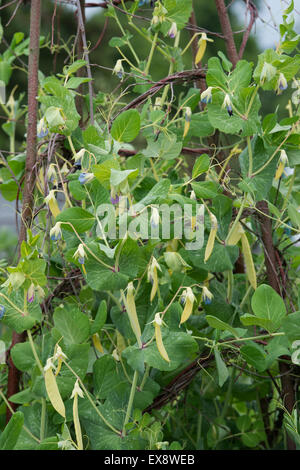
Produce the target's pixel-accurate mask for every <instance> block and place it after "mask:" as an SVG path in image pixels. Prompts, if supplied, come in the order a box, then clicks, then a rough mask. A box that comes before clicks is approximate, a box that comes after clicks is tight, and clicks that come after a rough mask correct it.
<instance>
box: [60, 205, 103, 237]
mask: <svg viewBox="0 0 300 470" xmlns="http://www.w3.org/2000/svg"><path fill="white" fill-rule="evenodd" d="M56 222H69V223H70V224H72V225H73V227H74V228H75V230H76V231H77V232H79V233H83V232H87V231H88V230H91V228H92V227H93V225H94V223H95V217H94V215H93V214H91V213H90V212H88V211H86V210H85V209H82V208H81V207H69V208H68V209H65V210H63V211H62V212H61V213H60V214H58V216H57V217H56ZM62 228H63V229H65V230H68V231H69V232H72V231H73V228H72V227H71V226H70V225H69V224H62Z"/></svg>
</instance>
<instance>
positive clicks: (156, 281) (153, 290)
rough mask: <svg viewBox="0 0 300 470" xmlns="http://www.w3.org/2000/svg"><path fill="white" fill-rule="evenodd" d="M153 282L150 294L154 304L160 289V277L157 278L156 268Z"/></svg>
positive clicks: (154, 268)
mask: <svg viewBox="0 0 300 470" xmlns="http://www.w3.org/2000/svg"><path fill="white" fill-rule="evenodd" d="M152 281H153V284H152V289H151V294H150V302H152V300H153V299H154V297H155V294H156V292H157V288H158V276H157V269H156V266H154V267H153V271H152Z"/></svg>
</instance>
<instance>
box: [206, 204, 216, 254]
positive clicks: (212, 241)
mask: <svg viewBox="0 0 300 470" xmlns="http://www.w3.org/2000/svg"><path fill="white" fill-rule="evenodd" d="M209 216H210V220H211V229H210V232H209V237H208V240H207V245H206V248H205V253H204V263H206V261H207V260H208V259H209V257H210V255H211V254H212V251H213V249H214V244H215V238H216V235H217V231H218V222H217V219H216V217H215V216H214V215H213V214H212V213H211V212H210V213H209Z"/></svg>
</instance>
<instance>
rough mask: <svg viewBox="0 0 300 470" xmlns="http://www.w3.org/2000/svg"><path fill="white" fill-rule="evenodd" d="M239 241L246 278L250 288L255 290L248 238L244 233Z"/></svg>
mask: <svg viewBox="0 0 300 470" xmlns="http://www.w3.org/2000/svg"><path fill="white" fill-rule="evenodd" d="M241 240H242V252H243V255H244V260H245V266H246V274H247V277H248V280H249V282H250V284H251V286H252V287H253V289H254V290H255V289H256V288H257V280H256V272H255V267H254V263H253V258H252V253H251V248H250V245H249V242H248V238H247V236H246V234H245V233H242V236H241Z"/></svg>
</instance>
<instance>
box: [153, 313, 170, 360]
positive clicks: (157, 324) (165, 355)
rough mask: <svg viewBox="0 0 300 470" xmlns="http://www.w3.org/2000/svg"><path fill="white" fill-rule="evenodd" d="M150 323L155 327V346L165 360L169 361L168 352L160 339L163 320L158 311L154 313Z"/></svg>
mask: <svg viewBox="0 0 300 470" xmlns="http://www.w3.org/2000/svg"><path fill="white" fill-rule="evenodd" d="M152 323H153V324H154V328H155V340H156V346H157V349H158V351H159V354H160V355H161V357H162V358H163V359H164V360H165V361H166V362H170V359H169V356H168V353H167V351H166V348H165V346H164V344H163V340H162V334H161V326H162V324H163V321H162V318H161V316H160V313H159V312H158V313H156V314H155V316H154V320H153V322H152Z"/></svg>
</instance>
